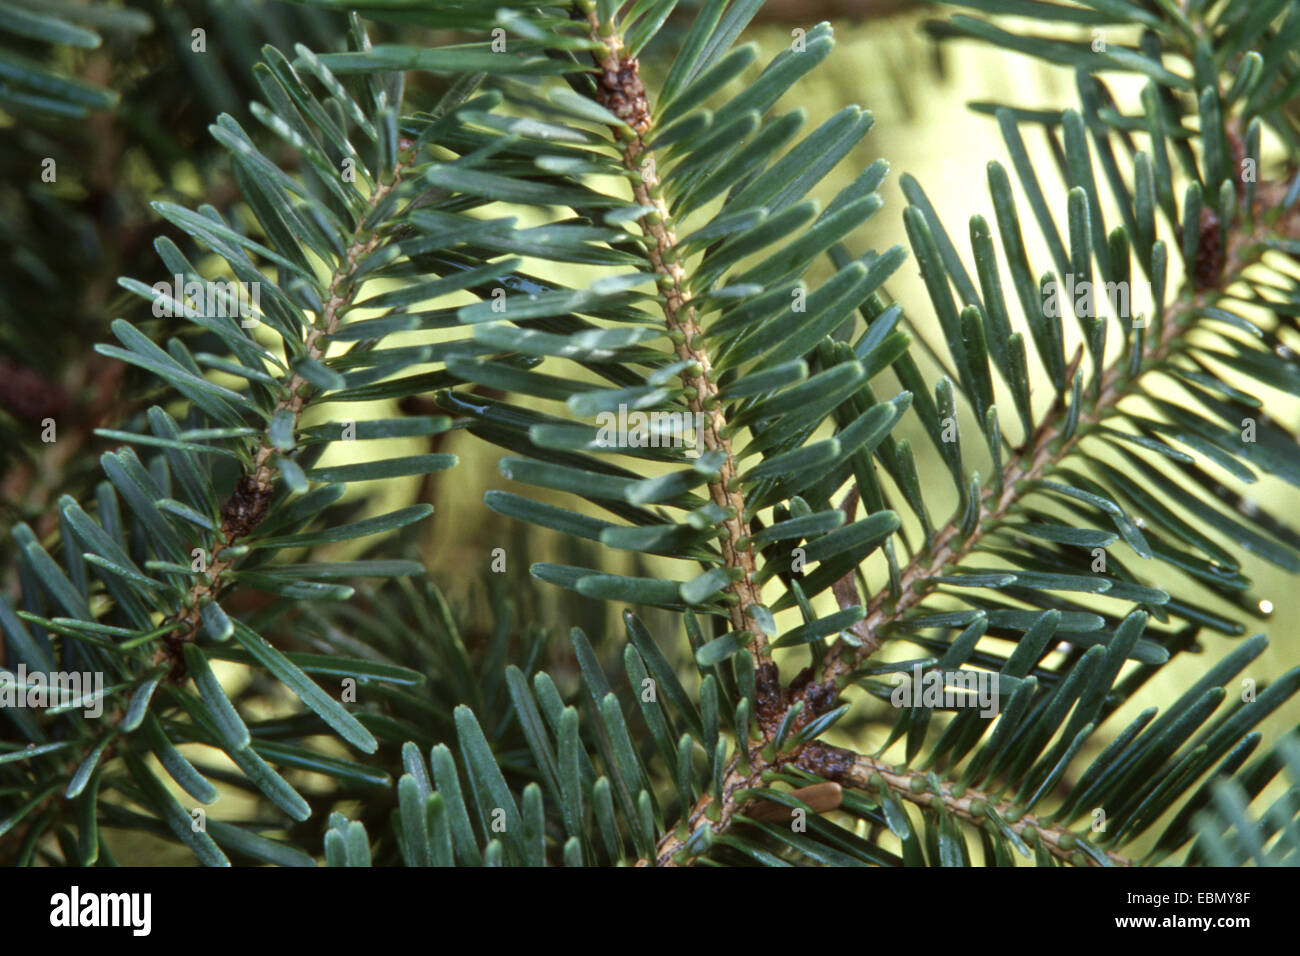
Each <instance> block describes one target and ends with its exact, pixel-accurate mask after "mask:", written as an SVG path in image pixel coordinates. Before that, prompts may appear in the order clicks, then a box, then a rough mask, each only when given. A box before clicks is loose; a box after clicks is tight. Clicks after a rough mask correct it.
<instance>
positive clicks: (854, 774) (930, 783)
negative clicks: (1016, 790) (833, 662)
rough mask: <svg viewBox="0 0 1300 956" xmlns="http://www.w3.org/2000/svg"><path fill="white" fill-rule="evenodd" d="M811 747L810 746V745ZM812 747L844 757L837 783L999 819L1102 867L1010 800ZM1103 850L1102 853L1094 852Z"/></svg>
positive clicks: (1062, 853)
mask: <svg viewBox="0 0 1300 956" xmlns="http://www.w3.org/2000/svg"><path fill="white" fill-rule="evenodd" d="M809 749H810V750H813V749H814V748H812V747H810V748H809ZM816 749H820V750H831V751H840V752H839V754H837V755H836V757H837V758H838V759H837V760H836V761H834V763H835V764H839V763H840V762H841V761H843V760H845V759H847V760H848V761H849V762H850V765H849V766H848V767H847V769H843V770H838V771H836V772H834V773H832V774H831V776H832V777H833V779H834V780H835V782H837V783H839V784H840V785H841V786H845V787H856V788H857V789H859V790H867V791H875V792H877V793H879V792H881V790H882V789H887V790H889V791H890V792H891V793H894V794H896V795H897V796H899V797H901V798H902V799H904V800H907V801H909V802H910V803H914V804H916V805H917V806H918V807H923V808H934V807H938V806H942V807H943V808H944V810H946V811H947V812H948V813H951V814H952V815H953V816H955V817H957V818H958V819H960V820H964V821H965V822H967V823H971V824H975V825H977V826H979V825H987V823H988V822H989V821H992V820H994V819H995V818H996V819H1000V820H1001V821H1002V822H1004V823H1005V824H1006V826H1007V828H1008V829H1010V830H1011V831H1012V832H1013V833H1015V835H1016V836H1018V837H1020V838H1021V839H1033V838H1034V837H1036V838H1037V839H1038V841H1040V842H1041V843H1042V845H1043V846H1044V847H1046V849H1047V851H1048V852H1049V853H1051V854H1052V856H1054V857H1056V858H1057V859H1058V860H1061V861H1063V862H1067V863H1073V864H1076V865H1080V866H1083V865H1091V866H1100V865H1102V864H1101V863H1100V862H1099V861H1098V860H1097V859H1096V858H1095V857H1094V856H1091V855H1089V854H1087V853H1084V852H1083V851H1082V850H1080V849H1079V841H1080V840H1082V839H1083V838H1082V837H1080V836H1079V835H1078V834H1076V833H1073V832H1072V831H1071V830H1069V829H1068V828H1066V827H1063V826H1059V825H1053V824H1050V823H1046V822H1045V821H1044V820H1043V819H1042V818H1040V817H1037V816H1035V815H1034V814H1031V813H1026V814H1024V815H1022V816H1017V815H1016V808H1015V806H1014V805H1013V804H1010V803H1007V802H1005V801H999V800H998V799H997V798H996V796H994V795H991V794H988V793H985V792H984V791H981V790H975V789H973V788H965V789H963V788H961V787H952V786H947V785H945V784H943V783H942V782H940V781H937V780H934V779H933V778H932V775H930V774H926V773H922V772H921V771H919V770H908V769H902V770H900V769H897V768H896V767H895V766H894V765H893V764H890V763H889V762H888V761H885V760H881V759H880V758H878V757H871V756H867V755H866V754H850V753H849V752H848V751H842V750H840V748H838V747H827V746H826V745H824V744H818V745H817V747H816ZM831 764H832V761H831V760H828V759H827V758H826V757H824V756H823V757H821V758H820V760H819V761H818V763H817V764H815V765H817V766H821V767H823V768H825V767H826V766H828V765H831ZM1095 852H1101V851H1095ZM1105 855H1106V858H1107V859H1108V860H1109V861H1110V863H1111V864H1112V865H1114V866H1132V865H1133V861H1132V860H1130V859H1129V858H1128V857H1126V856H1123V855H1121V854H1119V853H1114V852H1110V851H1106V853H1105Z"/></svg>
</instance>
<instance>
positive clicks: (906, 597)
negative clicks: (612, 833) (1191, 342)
mask: <svg viewBox="0 0 1300 956" xmlns="http://www.w3.org/2000/svg"><path fill="white" fill-rule="evenodd" d="M1285 192H1286V186H1285V185H1284V184H1278V183H1261V184H1260V186H1259V189H1258V192H1257V196H1258V199H1257V206H1258V209H1257V210H1256V216H1255V222H1256V223H1257V225H1256V226H1255V227H1254V228H1253V229H1251V230H1250V231H1248V232H1245V233H1242V232H1233V233H1230V234H1229V237H1228V245H1227V251H1226V256H1225V266H1224V268H1223V269H1222V270H1221V272H1219V274H1218V277H1217V282H1216V283H1215V284H1214V285H1213V286H1210V287H1206V288H1200V287H1199V285H1200V283H1198V282H1197V281H1196V279H1195V277H1192V278H1191V279H1189V281H1188V286H1187V288H1185V289H1184V290H1183V292H1182V293H1181V294H1180V296H1179V298H1178V299H1177V300H1176V301H1175V302H1174V303H1173V304H1171V305H1170V307H1169V308H1167V309H1166V310H1165V312H1164V315H1163V322H1162V324H1161V326H1160V330H1159V332H1160V334H1159V336H1158V337H1156V338H1155V339H1154V341H1153V342H1152V344H1151V345H1150V346H1149V347H1148V348H1147V349H1146V355H1145V356H1144V360H1143V362H1142V364H1141V366H1140V367H1139V371H1138V374H1137V375H1135V376H1131V377H1130V376H1129V375H1128V374H1127V369H1128V359H1127V357H1121V358H1120V359H1117V360H1116V361H1115V362H1114V363H1112V364H1111V366H1110V367H1109V368H1108V369H1107V370H1106V371H1105V372H1104V373H1103V376H1102V386H1101V391H1100V395H1099V397H1098V398H1097V399H1096V400H1095V401H1093V402H1092V403H1091V404H1090V406H1089V407H1088V408H1086V409H1085V410H1083V411H1082V412H1081V413H1080V423H1079V427H1078V428H1077V429H1076V430H1075V432H1074V434H1073V435H1072V436H1070V437H1069V438H1068V439H1066V440H1064V441H1061V440H1059V439H1058V438H1057V435H1058V434H1059V433H1060V431H1061V426H1062V422H1063V419H1064V417H1065V415H1066V414H1067V410H1066V409H1064V408H1061V409H1059V410H1056V411H1055V412H1054V413H1051V414H1048V415H1046V416H1045V417H1044V418H1043V420H1042V422H1041V423H1040V424H1039V426H1038V428H1037V430H1036V431H1035V432H1034V434H1033V435H1032V436H1031V438H1030V439H1029V440H1028V441H1027V442H1026V443H1025V444H1024V446H1022V448H1020V449H1018V450H1017V454H1016V455H1015V457H1014V458H1013V459H1012V461H1011V462H1009V463H1008V464H1007V466H1006V467H1005V468H1004V470H1003V475H1002V489H1003V490H1002V493H1001V494H1000V495H998V494H995V491H994V488H995V487H996V485H990V486H989V487H988V489H987V490H986V492H985V494H984V501H983V502H982V503H981V506H980V517H981V520H980V522H979V523H978V524H977V525H976V529H975V531H974V532H973V533H972V534H970V535H969V536H968V537H966V538H964V539H962V538H960V537H959V526H958V523H957V521H955V520H954V521H952V522H950V523H949V524H948V525H947V526H946V527H944V528H943V529H941V530H940V531H938V532H937V534H936V536H935V544H934V548H933V549H932V550H931V551H929V552H928V553H922V554H919V555H918V556H917V557H916V558H915V559H913V560H912V561H911V563H909V564H908V565H907V567H906V568H905V569H904V570H903V573H902V578H901V580H902V588H901V590H900V592H899V594H898V595H897V597H895V596H894V594H893V593H892V592H890V591H889V590H887V589H882V590H881V591H879V592H877V593H876V594H875V595H874V596H873V597H872V599H871V601H870V603H869V604H868V605H867V614H866V616H865V617H864V618H863V619H862V620H861V621H859V622H857V623H856V624H854V625H853V626H852V628H851V630H852V632H853V633H854V635H855V636H856V637H857V638H858V639H859V640H860V641H861V646H859V647H856V648H853V652H852V654H848V653H846V651H847V649H848V648H849V645H848V644H847V643H846V642H845V641H844V640H843V639H841V640H840V641H838V642H837V643H836V645H835V647H834V648H832V651H831V653H829V654H827V656H826V658H825V659H824V661H823V662H822V666H821V668H820V670H819V671H818V672H817V677H818V678H819V679H817V680H814V679H812V672H811V671H809V672H805V673H804V674H801V675H800V677H798V678H796V679H795V681H794V682H793V683H792V684H791V686H790V687H789V688H788V689H782V690H780V691H778V693H779V695H780V699H781V703H780V704H774V705H772V706H773V712H774V713H775V712H777V711H779V712H780V713H784V712H785V709H786V707H787V706H789V705H792V704H794V703H796V702H798V701H801V700H802V701H804V703H805V707H804V713H803V714H801V719H800V725H802V724H803V723H806V722H807V720H809V719H811V718H812V716H813V715H814V714H816V713H822V712H825V711H826V710H828V709H829V708H830V706H833V702H834V699H835V694H834V693H830V694H828V692H829V689H830V688H831V687H832V686H834V687H837V688H838V689H840V690H842V689H843V687H844V686H845V685H846V684H847V683H848V680H847V678H849V677H850V676H851V675H852V673H853V671H854V669H855V668H856V667H858V666H860V665H861V663H862V662H863V661H865V660H866V659H867V658H869V657H870V656H871V655H872V654H873V653H875V651H877V650H879V648H880V647H881V646H882V645H883V643H884V641H885V640H886V635H885V634H884V631H885V629H886V628H887V626H888V625H889V624H891V623H893V622H896V621H898V620H899V619H900V618H901V616H902V615H903V614H904V613H905V612H906V611H907V610H909V609H911V608H913V607H915V606H917V605H919V604H920V602H921V601H922V600H923V599H924V597H925V595H926V590H925V587H924V585H925V582H926V580H927V579H928V578H931V577H933V576H935V575H938V574H942V573H943V569H944V568H945V567H951V566H953V565H956V564H957V563H958V562H960V561H962V560H964V559H965V558H966V557H968V556H969V555H970V554H971V553H972V552H973V551H974V550H975V547H976V545H977V544H978V543H979V542H980V540H981V538H982V535H983V532H984V528H985V527H986V526H991V525H992V523H994V522H996V521H997V520H999V519H1001V518H1002V517H1004V516H1006V515H1007V514H1008V513H1009V512H1010V511H1011V509H1012V508H1014V507H1015V506H1016V505H1017V504H1018V503H1019V502H1020V500H1021V499H1022V498H1024V497H1025V496H1026V495H1028V494H1030V493H1032V491H1033V490H1034V489H1033V488H1032V487H1029V486H1027V485H1026V484H1024V483H1026V482H1030V481H1033V480H1035V479H1039V478H1042V477H1044V476H1045V475H1047V474H1048V473H1049V472H1050V471H1051V469H1052V468H1054V467H1055V466H1056V465H1058V464H1059V463H1060V462H1061V461H1062V459H1064V458H1065V456H1066V455H1068V454H1069V453H1070V452H1071V451H1072V450H1073V449H1074V448H1075V447H1076V446H1077V445H1078V443H1079V440H1080V439H1081V438H1082V437H1083V435H1085V434H1087V432H1088V427H1087V426H1091V425H1097V424H1099V423H1101V422H1102V421H1103V420H1104V419H1106V418H1108V417H1110V416H1112V415H1116V414H1119V412H1118V409H1117V405H1118V404H1119V402H1120V401H1121V400H1122V399H1124V398H1126V397H1128V396H1130V395H1132V394H1134V392H1135V391H1136V390H1137V388H1138V385H1139V383H1140V382H1141V380H1142V378H1143V376H1144V375H1146V374H1148V373H1149V372H1152V371H1156V370H1158V369H1159V367H1160V364H1161V363H1162V362H1164V361H1165V360H1167V359H1168V358H1169V357H1170V356H1171V355H1172V354H1173V352H1174V350H1175V348H1176V347H1177V344H1178V343H1179V342H1181V341H1182V340H1183V337H1184V336H1185V335H1186V332H1187V331H1188V329H1189V327H1190V326H1191V324H1192V323H1193V321H1194V319H1195V317H1196V315H1197V312H1198V310H1200V309H1202V308H1204V307H1205V306H1207V305H1209V304H1210V303H1211V302H1212V301H1213V300H1214V299H1215V298H1216V297H1217V296H1218V295H1219V294H1220V293H1222V292H1224V291H1226V290H1227V289H1228V288H1229V287H1230V286H1231V285H1233V284H1234V283H1235V282H1237V281H1238V280H1240V279H1242V278H1243V275H1244V273H1245V272H1246V270H1247V269H1249V268H1250V267H1252V266H1255V265H1257V264H1259V263H1260V262H1261V260H1262V257H1263V254H1264V252H1265V251H1266V249H1267V246H1266V243H1267V242H1268V241H1269V240H1275V239H1289V238H1294V237H1296V236H1300V209H1297V208H1296V207H1291V208H1286V209H1283V208H1282V207H1281V200H1282V198H1283V196H1284V194H1285ZM1275 210H1280V211H1281V214H1282V215H1281V218H1280V219H1279V220H1278V222H1277V223H1276V224H1274V225H1272V226H1268V225H1266V224H1265V222H1264V220H1265V218H1266V217H1267V214H1268V213H1269V212H1272V211H1275ZM1078 360H1079V357H1076V359H1075V363H1074V366H1075V367H1077V363H1078ZM1073 370H1074V369H1073V368H1072V371H1073ZM856 497H857V496H856V494H854V493H853V492H850V494H849V496H848V497H846V499H845V501H844V502H843V504H842V505H841V508H842V509H843V510H844V511H845V513H846V518H847V517H851V516H852V513H853V510H854V509H855V508H856V504H857V501H856ZM848 584H851V585H852V584H853V582H852V578H849V579H848ZM835 590H836V596H837V599H838V601H839V602H840V604H841V605H842V606H851V605H852V604H855V603H857V601H856V598H857V594H856V590H857V589H856V585H853V587H852V593H851V594H850V591H849V590H848V589H847V588H846V586H845V581H843V580H841V581H840V582H839V583H838V584H837V586H836V588H835ZM828 696H829V698H830V699H829V702H828V701H827V697H828ZM759 711H760V719H759V723H760V726H762V725H763V719H762V716H761V713H762V711H763V704H762V703H761V702H760V704H759ZM746 750H747V759H746V760H744V761H741V760H738V759H733V761H732V763H731V764H730V765H729V767H728V768H727V772H726V775H725V778H724V781H725V782H724V784H723V786H722V788H721V793H722V802H721V804H720V805H716V806H715V805H714V801H713V795H712V794H706V795H705V796H703V797H702V798H701V799H700V800H699V801H698V802H697V803H696V805H695V806H694V807H693V808H692V809H691V811H690V813H689V814H687V815H686V816H685V819H684V826H683V824H682V823H678V825H677V826H675V827H673V828H670V829H669V830H668V832H667V833H665V835H664V837H663V838H662V839H661V840H660V842H659V845H658V846H657V847H656V851H655V856H654V860H653V863H654V864H655V865H658V866H673V865H678V864H679V863H687V864H689V862H690V859H691V858H690V857H688V856H687V855H686V854H684V853H683V852H682V851H683V850H684V849H685V846H686V844H687V842H688V841H689V839H690V835H691V834H693V833H694V832H695V831H696V830H697V829H698V828H699V827H701V826H708V827H711V828H712V829H713V831H714V832H715V833H719V832H722V831H724V830H726V829H727V828H728V827H729V826H730V825H731V824H732V823H733V822H734V819H735V816H736V814H737V813H738V812H740V810H741V808H742V806H743V803H744V799H745V796H746V793H745V791H747V790H749V789H751V788H754V787H757V786H760V785H761V784H762V782H763V779H764V774H766V773H768V772H771V771H775V770H778V769H779V768H780V767H781V766H783V765H785V764H792V765H794V766H797V767H799V768H800V769H803V770H806V771H807V772H809V773H813V774H815V775H817V776H821V777H824V778H826V779H829V780H834V781H837V782H840V783H841V784H843V785H846V786H849V785H851V786H863V785H865V784H867V783H868V782H869V781H870V780H871V779H872V775H873V774H875V773H880V779H881V780H883V781H884V782H885V784H886V785H887V786H889V787H890V788H891V789H896V790H897V791H898V792H899V793H900V794H903V795H905V796H907V798H908V799H909V800H911V801H912V802H914V803H918V804H919V805H922V806H929V805H930V802H931V801H935V800H936V799H942V800H943V802H944V804H945V806H948V807H949V809H950V810H951V811H952V812H954V813H956V814H957V815H958V816H961V817H962V818H963V819H972V820H973V819H975V818H976V815H974V810H975V807H974V802H975V801H976V800H982V801H983V802H984V803H985V805H988V802H989V801H988V797H987V796H985V795H983V794H978V795H973V794H975V791H967V792H966V794H965V795H956V796H954V795H953V793H952V791H951V790H947V789H943V790H942V792H941V797H939V798H936V796H935V794H934V792H933V791H932V790H931V789H923V790H921V791H916V790H913V789H912V787H913V783H912V781H913V780H921V781H922V783H923V784H924V785H925V786H926V787H927V788H928V786H929V785H928V784H925V780H926V778H925V777H924V776H923V775H919V774H917V773H916V772H914V771H902V772H899V771H892V770H888V767H889V765H888V764H885V763H883V762H881V761H878V760H876V759H875V758H870V757H863V756H859V755H856V754H852V753H851V752H849V751H843V750H840V749H839V748H833V747H828V746H827V745H825V744H821V743H819V742H816V741H812V742H810V743H807V744H804V745H803V746H802V747H801V748H798V749H796V750H795V751H794V752H793V753H787V754H775V755H773V754H771V752H770V751H765V750H764V748H763V742H762V740H760V741H759V742H757V743H755V742H750V743H749V744H748V745H747V747H746ZM886 770H888V774H886V773H885V772H884V771H886ZM1027 828H1032V829H1034V830H1035V831H1036V832H1038V833H1039V834H1040V835H1041V836H1042V837H1043V840H1044V843H1045V844H1046V845H1047V847H1048V849H1049V850H1050V851H1051V852H1052V854H1053V855H1054V856H1058V857H1060V858H1062V859H1069V858H1072V856H1073V854H1074V853H1075V851H1076V848H1077V847H1076V844H1075V843H1073V842H1071V839H1072V837H1067V831H1064V830H1054V829H1053V828H1051V827H1046V826H1045V825H1043V824H1042V823H1041V822H1040V821H1038V819H1037V818H1035V817H1031V816H1026V817H1024V818H1022V820H1021V829H1020V830H1016V832H1017V833H1018V834H1019V833H1021V832H1022V830H1023V829H1027ZM1013 829H1015V827H1014V826H1013ZM1111 858H1112V860H1113V862H1116V863H1118V864H1120V865H1128V861H1127V860H1125V859H1124V858H1123V857H1119V856H1117V855H1113V854H1112V855H1111ZM650 863H651V861H650V860H648V859H643V860H640V861H638V864H637V865H638V866H646V865H650Z"/></svg>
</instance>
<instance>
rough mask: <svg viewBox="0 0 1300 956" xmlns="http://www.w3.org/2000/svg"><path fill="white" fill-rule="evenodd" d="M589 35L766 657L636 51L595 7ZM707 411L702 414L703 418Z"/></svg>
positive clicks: (730, 555)
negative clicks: (715, 465) (714, 459)
mask: <svg viewBox="0 0 1300 956" xmlns="http://www.w3.org/2000/svg"><path fill="white" fill-rule="evenodd" d="M587 20H588V23H589V24H590V25H591V37H592V39H593V40H596V41H597V42H599V43H601V44H603V46H604V49H603V52H602V53H601V54H600V55H598V56H597V60H598V63H599V66H600V75H599V76H598V77H597V87H598V93H597V96H598V99H599V101H600V103H601V105H602V106H604V107H606V108H607V109H609V110H610V111H611V112H612V113H614V115H616V116H617V117H618V118H619V119H620V120H622V121H623V123H624V124H626V125H624V126H616V127H614V128H613V129H614V133H615V135H616V136H617V137H618V138H619V139H620V141H621V143H622V154H623V166H624V168H625V169H627V170H628V171H629V172H631V173H633V174H634V176H633V180H632V181H633V186H632V192H633V195H634V196H635V198H636V201H637V203H639V204H640V205H642V206H646V207H649V208H652V209H653V210H654V212H650V213H647V214H646V215H644V216H642V217H641V218H640V219H639V220H638V222H639V224H640V226H641V230H642V232H643V233H644V234H645V235H646V237H647V238H648V239H650V240H652V242H651V244H650V245H649V248H648V255H649V258H650V264H651V267H652V268H653V269H654V273H655V275H656V276H658V277H659V290H660V292H661V297H660V305H661V306H662V308H663V313H664V321H665V322H666V323H667V325H668V331H669V335H670V337H671V339H672V341H673V347H674V349H675V351H676V352H677V356H678V358H681V359H684V360H686V361H689V362H691V365H690V366H689V367H687V368H686V369H684V370H683V371H682V373H681V379H682V382H683V384H685V385H686V387H687V396H688V404H689V406H690V409H691V411H692V412H693V413H695V415H696V421H702V422H705V423H706V424H705V427H704V428H703V435H702V436H701V438H702V440H703V442H704V447H705V448H707V449H708V450H709V451H721V452H723V454H724V459H723V462H722V465H721V466H720V467H719V469H718V475H717V477H716V478H715V479H713V480H712V481H710V482H709V483H708V488H709V496H710V497H711V498H712V499H713V501H714V503H715V504H717V505H718V506H719V507H720V508H723V509H725V510H726V511H727V513H728V515H729V517H727V518H726V520H725V521H724V522H723V524H724V527H725V531H726V534H725V535H724V536H723V538H722V557H723V561H724V562H725V564H726V566H727V568H728V569H730V570H732V571H733V572H734V573H735V574H736V575H737V577H736V579H735V580H734V581H732V582H731V583H730V584H729V585H728V586H727V591H728V592H729V593H730V594H731V595H732V596H733V597H734V599H735V604H734V605H733V606H732V609H731V623H732V626H733V627H734V628H735V629H736V631H738V632H744V631H749V632H751V633H752V634H753V635H754V648H755V651H756V652H757V654H758V656H759V657H760V658H762V657H764V656H765V655H764V648H765V646H766V641H765V638H764V636H763V633H762V631H761V630H760V629H758V628H753V629H752V630H751V628H750V626H749V624H748V623H747V617H748V612H749V609H750V608H751V607H753V606H754V605H756V604H760V603H761V596H760V594H759V588H758V586H757V585H756V584H755V583H754V570H755V568H754V551H753V547H752V546H751V545H750V544H749V542H748V539H749V523H748V521H747V520H746V518H745V499H744V497H743V496H742V494H741V492H740V480H739V472H738V471H737V468H736V462H735V458H734V457H733V455H732V452H731V441H730V440H729V439H727V438H725V437H723V436H724V435H725V428H726V424H727V421H726V418H725V417H724V415H723V410H722V403H721V402H720V401H719V400H718V386H717V385H716V384H715V383H714V381H713V379H712V377H711V373H712V364H711V363H710V361H709V356H708V353H707V352H706V351H705V350H704V348H703V346H702V345H699V344H697V338H698V336H699V334H700V327H699V324H698V323H697V322H696V318H695V307H694V305H692V304H691V293H690V291H689V289H688V288H687V282H686V271H685V270H684V269H683V268H682V264H681V262H680V261H679V260H678V253H677V237H676V235H675V234H674V233H673V226H672V219H671V217H670V216H669V214H668V206H667V204H666V203H665V202H664V200H663V197H662V195H661V189H660V184H659V176H658V173H657V171H656V169H655V157H654V154H653V153H652V152H651V151H650V149H649V148H648V147H647V145H646V137H647V135H648V134H649V132H650V130H651V125H652V124H651V120H650V115H649V108H648V106H647V102H646V96H645V85H644V84H643V83H642V81H641V73H640V67H639V65H638V63H637V60H636V57H631V56H628V55H627V54H626V51H625V50H624V49H623V40H622V38H621V37H620V36H619V35H618V33H617V32H616V31H615V32H611V33H608V34H606V33H603V32H602V30H601V25H600V20H599V17H598V16H597V14H596V12H595V10H594V9H593V10H591V11H590V12H589V13H588V14H587ZM701 416H702V417H701Z"/></svg>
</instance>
